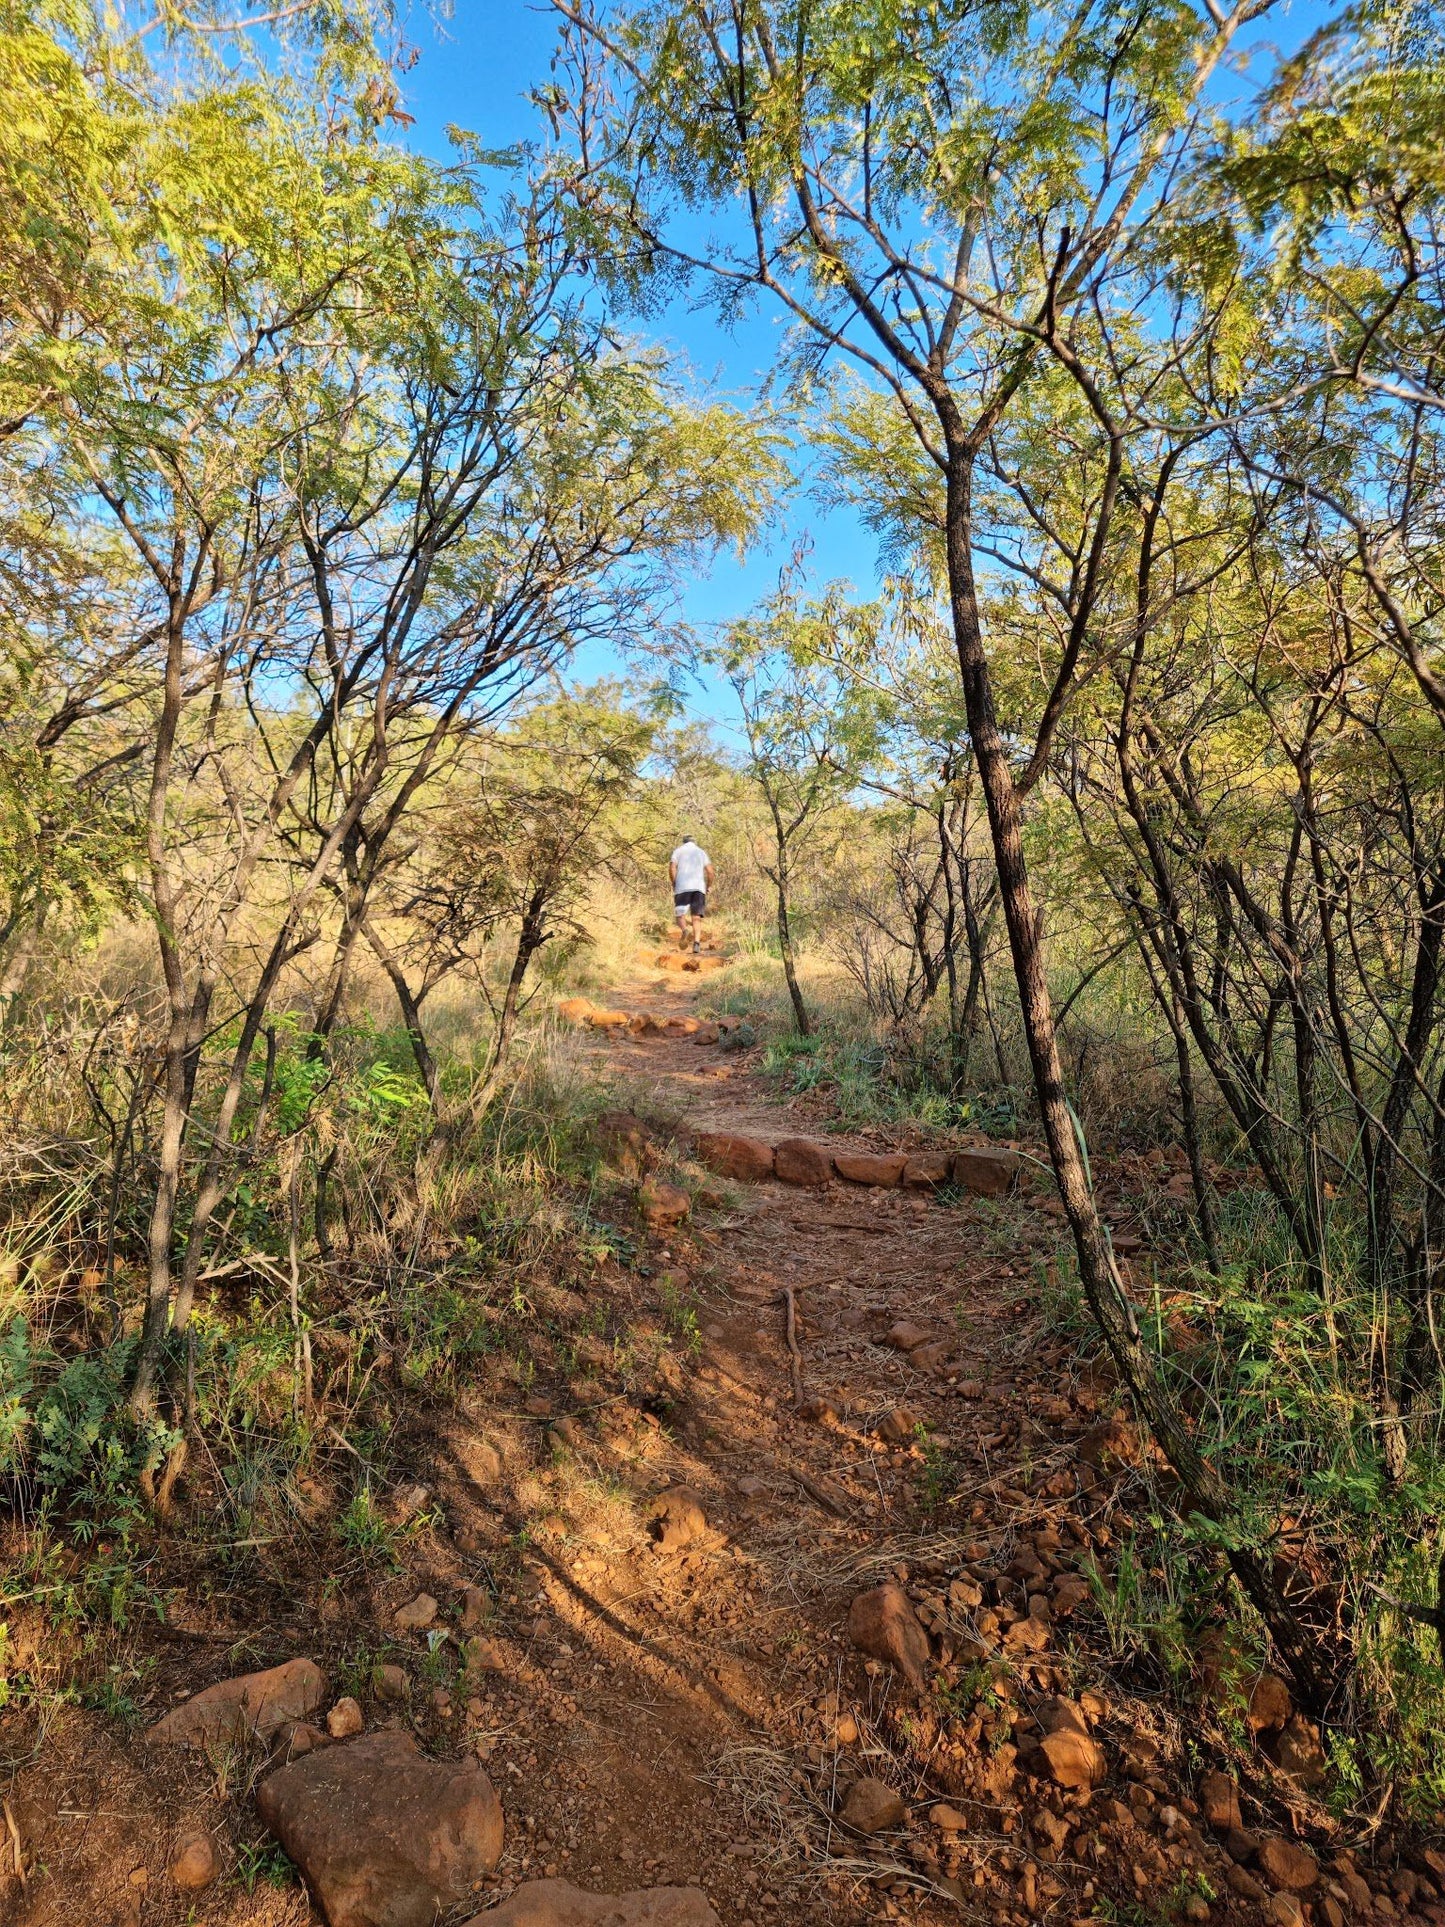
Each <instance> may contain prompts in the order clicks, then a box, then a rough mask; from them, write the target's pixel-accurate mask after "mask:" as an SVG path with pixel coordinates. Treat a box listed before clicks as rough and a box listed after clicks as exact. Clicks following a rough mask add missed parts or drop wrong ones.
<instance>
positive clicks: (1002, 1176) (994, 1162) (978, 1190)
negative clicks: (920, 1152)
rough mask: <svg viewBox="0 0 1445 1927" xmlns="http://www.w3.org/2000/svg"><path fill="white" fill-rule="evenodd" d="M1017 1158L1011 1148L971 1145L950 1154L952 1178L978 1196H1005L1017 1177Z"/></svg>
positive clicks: (961, 1187)
mask: <svg viewBox="0 0 1445 1927" xmlns="http://www.w3.org/2000/svg"><path fill="white" fill-rule="evenodd" d="M1019 1169H1020V1159H1019V1157H1018V1155H1017V1154H1016V1153H1015V1152H1013V1151H989V1150H978V1149H970V1150H966V1151H955V1152H954V1154H953V1181H954V1183H955V1184H956V1185H958V1187H959V1188H960V1190H963V1191H971V1192H972V1193H973V1194H974V1196H975V1197H978V1198H1002V1197H1006V1196H1007V1195H1008V1193H1009V1192H1010V1191H1011V1190H1012V1189H1013V1187H1014V1185H1015V1183H1016V1182H1017V1180H1018V1174H1019Z"/></svg>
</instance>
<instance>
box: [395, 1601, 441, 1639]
mask: <svg viewBox="0 0 1445 1927" xmlns="http://www.w3.org/2000/svg"><path fill="white" fill-rule="evenodd" d="M436 1616H437V1602H436V1601H435V1599H433V1598H432V1596H431V1594H430V1593H429V1592H419V1593H418V1594H417V1596H416V1598H415V1599H412V1600H408V1602H407V1603H406V1605H404V1606H399V1607H398V1608H397V1610H396V1613H395V1614H394V1615H393V1617H394V1619H395V1621H396V1624H397V1626H398V1627H399V1628H400V1629H401V1631H402V1632H404V1633H420V1632H425V1630H426V1628H427V1627H428V1626H430V1624H431V1623H432V1621H433V1620H434V1619H435V1618H436Z"/></svg>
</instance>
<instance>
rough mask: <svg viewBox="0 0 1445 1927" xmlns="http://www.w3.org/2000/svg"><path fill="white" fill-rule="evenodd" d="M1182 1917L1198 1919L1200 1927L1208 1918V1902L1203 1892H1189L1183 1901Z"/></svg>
mask: <svg viewBox="0 0 1445 1927" xmlns="http://www.w3.org/2000/svg"><path fill="white" fill-rule="evenodd" d="M1184 1918H1185V1919H1186V1920H1193V1921H1198V1922H1199V1923H1200V1927H1203V1923H1204V1922H1205V1921H1206V1920H1208V1918H1209V1902H1208V1901H1207V1900H1206V1899H1205V1898H1204V1895H1203V1894H1189V1895H1187V1896H1186V1898H1185V1901H1184Z"/></svg>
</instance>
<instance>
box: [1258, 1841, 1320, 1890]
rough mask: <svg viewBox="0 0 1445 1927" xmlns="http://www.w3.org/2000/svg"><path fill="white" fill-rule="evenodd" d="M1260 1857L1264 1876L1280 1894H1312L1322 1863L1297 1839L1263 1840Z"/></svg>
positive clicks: (1260, 1846) (1260, 1844) (1260, 1845)
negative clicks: (1311, 1889)
mask: <svg viewBox="0 0 1445 1927" xmlns="http://www.w3.org/2000/svg"><path fill="white" fill-rule="evenodd" d="M1258 1858H1259V1866H1260V1871H1261V1873H1263V1875H1264V1877H1265V1879H1266V1880H1267V1881H1268V1882H1269V1884H1270V1886H1271V1887H1273V1888H1274V1889H1275V1890H1276V1891H1277V1892H1287V1893H1296V1894H1303V1893H1308V1892H1309V1890H1310V1888H1311V1887H1313V1886H1314V1884H1315V1882H1316V1881H1317V1880H1318V1879H1319V1877H1320V1867H1319V1862H1318V1861H1317V1860H1316V1859H1315V1857H1314V1855H1313V1854H1312V1853H1311V1852H1310V1850H1309V1848H1308V1847H1302V1846H1300V1845H1299V1843H1298V1842H1297V1841H1295V1840H1282V1839H1279V1838H1273V1839H1269V1840H1261V1841H1260V1843H1259V1856H1258Z"/></svg>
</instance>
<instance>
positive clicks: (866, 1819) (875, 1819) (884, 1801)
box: [841, 1776, 907, 1833]
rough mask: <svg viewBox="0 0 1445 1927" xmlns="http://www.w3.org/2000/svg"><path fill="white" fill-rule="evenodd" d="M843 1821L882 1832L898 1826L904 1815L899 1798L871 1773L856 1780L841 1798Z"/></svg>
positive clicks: (860, 1829)
mask: <svg viewBox="0 0 1445 1927" xmlns="http://www.w3.org/2000/svg"><path fill="white" fill-rule="evenodd" d="M841 1815H842V1819H843V1822H844V1824H845V1825H846V1826H850V1827H852V1828H853V1829H854V1830H855V1832H858V1833H883V1832H886V1831H887V1829H888V1828H890V1827H901V1826H902V1825H903V1822H904V1819H905V1818H906V1815H907V1809H906V1808H905V1807H904V1804H903V1802H902V1800H900V1799H899V1797H898V1795H897V1794H896V1793H895V1792H894V1790H893V1788H892V1787H891V1786H889V1785H888V1783H887V1781H886V1780H875V1779H873V1778H872V1777H871V1776H870V1777H869V1778H867V1779H864V1780H855V1781H854V1782H853V1784H852V1786H850V1787H849V1789H848V1792H847V1794H846V1796H845V1797H844V1800H843V1805H842V1809H841Z"/></svg>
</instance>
